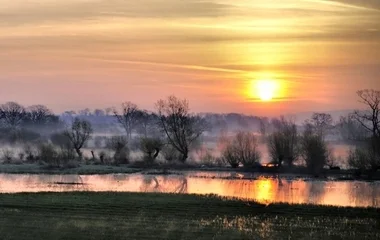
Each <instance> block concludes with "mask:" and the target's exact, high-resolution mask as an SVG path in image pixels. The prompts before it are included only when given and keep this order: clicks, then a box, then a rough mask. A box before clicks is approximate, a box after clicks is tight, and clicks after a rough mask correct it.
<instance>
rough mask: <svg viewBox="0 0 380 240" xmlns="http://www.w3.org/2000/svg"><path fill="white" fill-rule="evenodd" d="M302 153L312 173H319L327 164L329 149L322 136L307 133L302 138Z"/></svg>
mask: <svg viewBox="0 0 380 240" xmlns="http://www.w3.org/2000/svg"><path fill="white" fill-rule="evenodd" d="M301 145H302V153H303V158H304V160H305V163H306V167H307V168H308V170H309V172H310V173H313V174H315V175H318V174H320V173H321V171H322V169H323V167H324V166H325V165H326V162H327V158H328V150H327V146H326V143H325V142H324V140H323V138H322V136H320V135H314V134H307V135H305V136H304V137H303V138H302V142H301Z"/></svg>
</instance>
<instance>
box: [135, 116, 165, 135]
mask: <svg viewBox="0 0 380 240" xmlns="http://www.w3.org/2000/svg"><path fill="white" fill-rule="evenodd" d="M136 115H137V116H136V118H137V123H136V130H137V132H138V133H139V134H140V135H143V136H144V137H145V138H148V137H153V138H157V137H160V135H161V134H160V133H162V132H161V131H160V130H159V128H158V127H157V126H158V123H159V119H158V116H157V115H156V114H154V113H150V112H148V111H146V110H142V111H137V113H136Z"/></svg>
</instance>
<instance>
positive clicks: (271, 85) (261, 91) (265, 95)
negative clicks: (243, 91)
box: [252, 80, 278, 101]
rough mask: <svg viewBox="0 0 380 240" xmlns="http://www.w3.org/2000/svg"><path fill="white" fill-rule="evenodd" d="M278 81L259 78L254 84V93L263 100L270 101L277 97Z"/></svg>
mask: <svg viewBox="0 0 380 240" xmlns="http://www.w3.org/2000/svg"><path fill="white" fill-rule="evenodd" d="M277 88H278V86H277V83H276V82H275V81H274V80H257V81H255V84H254V85H253V89H252V92H253V95H255V96H256V97H258V98H260V99H261V100H262V101H270V100H272V99H273V98H274V97H275V94H276V91H277Z"/></svg>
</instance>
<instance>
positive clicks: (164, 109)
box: [156, 96, 206, 162]
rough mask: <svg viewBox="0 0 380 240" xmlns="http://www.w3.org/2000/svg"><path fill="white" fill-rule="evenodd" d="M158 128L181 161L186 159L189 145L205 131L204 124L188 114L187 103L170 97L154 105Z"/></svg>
mask: <svg viewBox="0 0 380 240" xmlns="http://www.w3.org/2000/svg"><path fill="white" fill-rule="evenodd" d="M156 108H157V110H158V116H159V119H160V126H161V128H162V129H163V131H164V132H165V134H166V136H167V138H168V141H169V144H170V145H172V146H173V147H174V148H175V149H177V150H178V151H179V152H180V153H181V154H182V158H181V161H182V162H185V161H186V159H187V158H188V154H189V149H190V147H191V145H192V144H193V143H194V142H195V140H197V139H198V138H199V137H200V136H201V134H202V133H203V132H204V131H205V130H206V122H205V121H204V119H203V118H201V117H199V116H194V115H191V114H190V112H189V111H190V109H189V103H188V101H187V100H186V99H184V100H181V99H178V98H176V97H175V96H170V97H168V98H167V99H166V100H159V101H158V102H157V103H156Z"/></svg>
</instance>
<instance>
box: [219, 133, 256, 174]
mask: <svg viewBox="0 0 380 240" xmlns="http://www.w3.org/2000/svg"><path fill="white" fill-rule="evenodd" d="M260 157H261V154H260V152H259V150H258V142H257V138H256V136H255V135H254V134H253V133H250V132H238V133H237V134H236V136H235V137H234V138H233V139H232V141H230V142H229V143H228V144H227V146H226V148H225V149H224V151H223V159H224V161H225V162H227V163H229V164H230V165H231V167H237V166H238V165H239V164H240V163H241V164H243V166H244V167H253V166H255V164H257V163H258V162H259V161H260Z"/></svg>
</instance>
